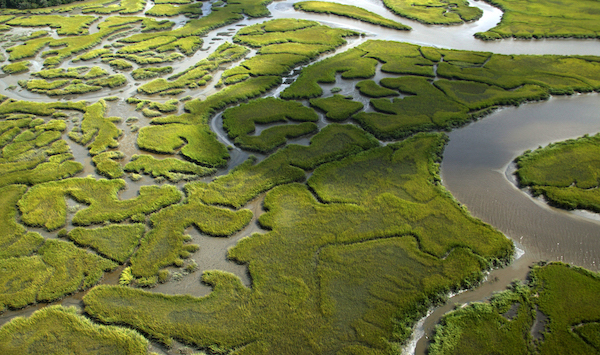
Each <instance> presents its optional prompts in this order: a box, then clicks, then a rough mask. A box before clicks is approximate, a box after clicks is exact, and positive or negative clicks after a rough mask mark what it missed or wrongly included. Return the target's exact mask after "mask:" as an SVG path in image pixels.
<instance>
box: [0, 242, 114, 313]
mask: <svg viewBox="0 0 600 355" xmlns="http://www.w3.org/2000/svg"><path fill="white" fill-rule="evenodd" d="M116 266H117V264H116V263H114V262H112V261H110V260H107V259H104V258H102V257H100V256H98V255H96V254H93V253H89V252H87V251H85V250H83V249H79V248H77V247H76V246H75V245H73V244H72V243H69V242H65V241H61V240H55V239H51V240H46V241H45V242H44V244H43V245H42V246H41V247H40V248H39V249H38V250H37V253H36V254H34V255H30V256H23V257H19V258H15V257H11V258H6V259H1V260H0V269H1V272H0V285H1V286H0V294H2V299H1V300H0V307H2V308H6V307H10V308H21V307H24V306H26V305H28V304H31V303H34V302H36V301H37V302H49V301H53V300H56V299H59V298H61V297H63V296H65V295H68V294H70V293H73V292H76V291H79V290H84V289H88V288H90V287H91V286H93V285H95V284H96V283H97V282H98V281H100V278H101V277H102V275H103V274H104V272H105V271H109V270H112V269H114V268H115V267H116Z"/></svg>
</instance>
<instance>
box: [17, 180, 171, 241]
mask: <svg viewBox="0 0 600 355" xmlns="http://www.w3.org/2000/svg"><path fill="white" fill-rule="evenodd" d="M125 185H126V183H125V181H124V180H121V179H114V180H105V179H101V180H96V179H94V178H92V177H88V178H71V179H66V180H62V181H53V182H47V183H43V184H38V185H35V186H34V187H32V188H31V189H29V191H27V193H26V194H25V195H24V196H23V198H22V199H21V200H20V201H19V210H20V211H21V213H22V214H23V215H22V220H23V222H24V223H25V224H27V225H31V226H40V227H44V228H46V229H48V230H50V231H52V230H56V229H58V228H60V227H62V226H63V225H64V224H65V222H66V215H67V203H66V200H65V198H66V197H67V196H69V197H71V198H73V199H75V200H76V201H77V202H79V203H85V204H86V205H89V207H87V208H85V209H82V210H80V211H78V212H77V213H75V215H74V216H73V224H74V225H84V226H85V225H90V224H94V223H103V222H105V221H110V222H121V221H124V220H126V219H128V218H130V217H132V216H136V215H140V214H150V213H152V212H155V211H157V210H159V209H161V208H163V207H166V206H168V205H171V204H173V203H176V202H179V200H180V199H181V194H180V192H179V191H178V190H177V188H175V187H174V186H171V185H165V186H162V187H159V186H142V187H141V188H140V193H139V195H138V196H136V197H134V198H132V199H129V200H120V199H119V198H118V196H117V193H118V192H119V190H122V189H123V188H125Z"/></svg>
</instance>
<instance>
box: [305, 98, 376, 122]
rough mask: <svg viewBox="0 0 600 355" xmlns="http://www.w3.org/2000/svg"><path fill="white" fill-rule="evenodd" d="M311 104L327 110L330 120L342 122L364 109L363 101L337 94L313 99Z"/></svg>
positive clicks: (326, 114)
mask: <svg viewBox="0 0 600 355" xmlns="http://www.w3.org/2000/svg"><path fill="white" fill-rule="evenodd" d="M310 105H311V106H313V107H316V108H318V109H319V110H322V111H324V112H325V117H327V119H328V120H330V121H335V122H341V121H345V120H346V119H348V118H350V116H352V115H353V114H355V113H356V112H358V111H360V110H362V109H363V107H364V105H363V104H362V103H361V102H357V101H352V100H348V99H346V98H345V97H344V96H342V95H339V94H335V95H333V96H330V97H326V98H318V99H311V100H310Z"/></svg>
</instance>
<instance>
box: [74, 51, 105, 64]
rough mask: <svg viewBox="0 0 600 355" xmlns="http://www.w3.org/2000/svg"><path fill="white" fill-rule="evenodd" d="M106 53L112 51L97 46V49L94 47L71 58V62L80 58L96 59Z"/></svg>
mask: <svg viewBox="0 0 600 355" xmlns="http://www.w3.org/2000/svg"><path fill="white" fill-rule="evenodd" d="M107 53H112V51H111V50H110V49H107V48H99V49H94V50H91V51H89V52H86V53H84V54H82V55H80V56H77V57H75V58H73V62H77V61H80V60H92V59H96V58H98V57H100V56H102V55H104V54H107Z"/></svg>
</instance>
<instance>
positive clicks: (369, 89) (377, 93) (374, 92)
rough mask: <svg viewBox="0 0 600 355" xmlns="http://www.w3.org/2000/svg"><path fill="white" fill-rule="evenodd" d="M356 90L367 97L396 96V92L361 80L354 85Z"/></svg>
mask: <svg viewBox="0 0 600 355" xmlns="http://www.w3.org/2000/svg"><path fill="white" fill-rule="evenodd" d="M356 88H357V89H358V91H360V93H361V94H363V95H365V96H369V97H389V96H398V91H396V90H392V89H388V88H384V87H382V86H379V85H378V84H377V83H376V82H374V81H373V80H363V81H359V82H358V83H356Z"/></svg>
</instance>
